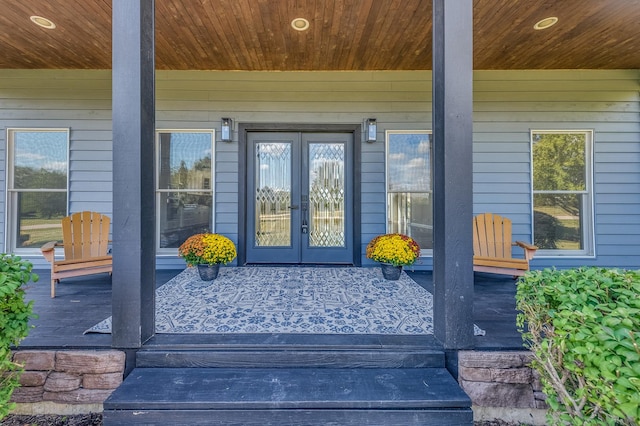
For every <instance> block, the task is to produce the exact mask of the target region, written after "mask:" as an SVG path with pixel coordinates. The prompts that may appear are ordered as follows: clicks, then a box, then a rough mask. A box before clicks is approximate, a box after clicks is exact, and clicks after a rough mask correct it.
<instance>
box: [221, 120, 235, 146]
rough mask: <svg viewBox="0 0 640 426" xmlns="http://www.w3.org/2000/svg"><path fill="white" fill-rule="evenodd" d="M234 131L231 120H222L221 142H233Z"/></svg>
mask: <svg viewBox="0 0 640 426" xmlns="http://www.w3.org/2000/svg"><path fill="white" fill-rule="evenodd" d="M232 129H233V123H232V121H231V119H230V118H223V119H222V128H221V130H220V140H222V142H231V141H232V140H233V139H232V137H231V130H232Z"/></svg>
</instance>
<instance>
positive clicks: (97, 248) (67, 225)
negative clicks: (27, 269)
mask: <svg viewBox="0 0 640 426" xmlns="http://www.w3.org/2000/svg"><path fill="white" fill-rule="evenodd" d="M110 223H111V219H110V218H109V217H108V216H105V215H102V214H100V213H96V212H88V211H84V212H79V213H74V214H72V215H71V216H67V217H65V218H63V219H62V243H59V242H57V241H51V242H48V243H46V244H45V245H43V246H42V247H41V248H40V250H41V251H42V255H43V256H44V258H45V259H47V260H48V261H49V262H50V263H51V297H56V283H58V282H60V279H62V278H69V277H78V276H82V275H92V274H99V273H103V272H108V273H109V274H111V271H112V258H111V255H108V254H107V251H108V248H109V225H110ZM56 247H64V260H56V259H55V248H56Z"/></svg>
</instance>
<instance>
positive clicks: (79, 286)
mask: <svg viewBox="0 0 640 426" xmlns="http://www.w3.org/2000/svg"><path fill="white" fill-rule="evenodd" d="M182 271H183V270H181V269H158V270H156V288H157V287H160V286H162V285H163V284H165V283H166V282H168V281H169V280H171V279H172V278H174V277H175V276H176V275H178V274H180V273H181V272H182ZM36 272H37V274H38V275H39V277H40V281H39V282H38V283H33V284H30V285H29V288H28V290H27V300H33V301H34V312H35V313H36V314H37V315H38V318H34V319H32V321H31V324H32V325H33V326H34V328H33V329H32V330H31V332H30V333H29V336H28V337H27V338H26V339H25V340H24V341H22V343H21V344H20V349H21V350H30V349H38V348H73V349H106V348H111V345H112V342H111V334H101V333H88V334H83V333H84V332H85V331H86V330H87V329H89V328H90V327H92V326H94V325H95V324H97V323H99V322H100V321H102V320H104V319H105V318H107V317H109V316H110V315H111V303H110V301H111V279H110V278H109V276H108V275H107V274H100V275H95V276H88V277H78V278H69V279H66V280H62V282H61V283H60V284H58V288H57V295H56V298H55V299H52V298H51V297H50V295H49V288H48V285H47V283H48V280H49V271H48V270H45V269H41V270H37V271H36ZM406 272H407V274H408V275H409V277H410V278H411V279H412V280H414V281H415V282H416V283H417V284H419V285H420V286H421V287H423V288H424V289H426V290H427V291H429V292H430V293H433V274H432V273H431V272H429V271H411V270H407V271H406ZM515 291H516V284H515V280H514V279H513V278H511V277H509V276H500V275H492V274H483V273H476V274H475V275H474V307H473V321H474V324H476V325H478V326H479V327H480V328H481V329H483V330H484V331H485V332H486V334H485V335H484V336H475V337H474V344H475V348H476V350H479V351H483V350H488V351H495V350H521V349H522V348H523V346H522V339H521V336H520V333H519V332H518V331H517V328H516V325H515V318H516V313H517V312H516V309H515V298H514V296H515ZM398 339H401V340H402V339H406V340H408V341H411V340H415V339H416V337H412V336H410V335H406V334H405V335H403V336H402V337H400V336H394V335H393V334H389V335H386V337H385V336H383V335H375V334H372V335H362V334H360V335H348V334H341V335H333V336H332V335H326V334H313V333H305V334H304V335H303V334H296V333H278V332H274V333H253V334H251V333H224V334H216V333H207V334H189V335H187V334H184V335H180V334H157V335H156V336H155V337H154V338H153V341H154V342H164V343H169V342H174V343H178V342H185V343H194V342H201V343H211V344H220V345H227V344H234V343H237V344H241V343H243V342H244V343H248V342H253V343H270V342H271V343H273V344H278V343H280V344H292V345H296V344H307V343H310V342H317V343H321V342H323V341H331V342H335V341H341V342H343V343H344V344H347V345H348V344H358V343H363V342H369V343H371V344H373V345H375V344H376V343H375V342H378V343H377V344H383V342H384V341H385V340H388V341H397V340H398Z"/></svg>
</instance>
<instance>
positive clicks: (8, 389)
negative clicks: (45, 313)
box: [0, 253, 38, 419]
mask: <svg viewBox="0 0 640 426" xmlns="http://www.w3.org/2000/svg"><path fill="white" fill-rule="evenodd" d="M32 268H33V265H32V264H31V262H28V261H25V260H22V259H20V257H18V256H14V255H11V254H4V253H1V254H0V419H2V418H3V417H5V416H6V415H7V414H8V413H9V410H11V408H12V407H13V404H10V403H9V400H10V398H11V394H12V393H13V390H14V389H15V388H16V387H17V386H18V379H19V378H20V374H21V373H22V366H20V365H17V364H14V363H13V362H12V361H11V346H17V345H18V343H20V341H21V340H22V339H24V338H25V337H27V334H28V333H29V318H31V317H32V316H33V315H32V312H33V301H30V302H29V303H25V302H24V284H26V283H28V282H29V281H34V282H35V281H37V280H38V276H37V275H35V274H33V273H32V272H31V270H32Z"/></svg>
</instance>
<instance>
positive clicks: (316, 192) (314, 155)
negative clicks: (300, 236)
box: [309, 143, 345, 247]
mask: <svg viewBox="0 0 640 426" xmlns="http://www.w3.org/2000/svg"><path fill="white" fill-rule="evenodd" d="M344 159H345V152H344V144H343V143H310V144H309V246H310V247H344V246H345V203H344V201H345V200H344V197H345V177H344Z"/></svg>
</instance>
